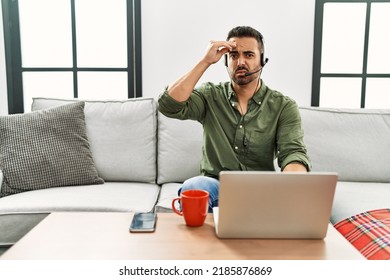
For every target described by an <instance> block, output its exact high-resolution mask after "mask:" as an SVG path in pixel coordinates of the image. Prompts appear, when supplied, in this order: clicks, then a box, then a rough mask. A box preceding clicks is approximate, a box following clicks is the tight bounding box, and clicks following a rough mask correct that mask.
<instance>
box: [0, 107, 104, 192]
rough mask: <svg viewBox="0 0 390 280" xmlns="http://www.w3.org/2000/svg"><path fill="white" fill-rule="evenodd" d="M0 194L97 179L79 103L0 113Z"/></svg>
mask: <svg viewBox="0 0 390 280" xmlns="http://www.w3.org/2000/svg"><path fill="white" fill-rule="evenodd" d="M0 169H1V170H2V172H3V175H4V178H3V182H2V184H1V190H0V197H3V196H7V195H12V194H17V193H20V192H24V191H30V190H37V189H45V188H50V187H60V186H69V185H88V184H102V183H103V182H104V181H103V179H101V178H100V177H99V176H98V173H97V170H96V168H95V164H94V161H93V158H92V153H91V151H90V147H89V142H88V138H87V134H86V128H85V120H84V103H83V102H78V103H74V104H70V105H64V106H60V107H57V108H53V109H47V110H41V111H36V112H32V113H26V114H16V115H9V116H2V117H0Z"/></svg>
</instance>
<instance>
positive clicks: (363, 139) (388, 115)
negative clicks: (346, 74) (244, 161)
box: [0, 98, 390, 248]
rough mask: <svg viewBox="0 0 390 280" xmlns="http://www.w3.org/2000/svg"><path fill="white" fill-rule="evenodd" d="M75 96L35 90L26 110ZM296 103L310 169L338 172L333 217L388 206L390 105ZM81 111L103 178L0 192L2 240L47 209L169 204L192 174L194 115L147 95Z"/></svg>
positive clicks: (197, 142) (197, 146)
mask: <svg viewBox="0 0 390 280" xmlns="http://www.w3.org/2000/svg"><path fill="white" fill-rule="evenodd" d="M74 101H75V100H61V99H49V98H35V99H34V101H33V104H32V110H33V111H36V110H40V109H47V108H51V107H55V106H59V105H64V104H68V103H72V102H74ZM300 111H301V116H302V121H303V127H304V130H305V142H306V145H307V149H308V153H309V156H310V158H311V160H312V165H313V171H335V172H337V173H338V174H339V182H338V184H337V189H336V195H335V200H334V206H333V210H332V216H331V222H332V223H336V222H338V221H340V220H342V219H345V218H347V217H349V216H351V215H354V214H358V213H360V212H363V211H367V210H373V209H380V208H388V207H390V172H389V166H390V157H388V156H387V153H388V152H389V151H390V110H364V109H363V110H361V109H356V110H339V109H320V108H300ZM84 112H85V123H86V130H87V135H88V139H89V142H90V149H91V152H92V155H93V158H94V162H95V165H96V169H97V171H98V173H99V176H100V177H101V178H103V179H104V181H105V183H104V184H100V185H82V186H67V187H56V188H47V189H41V190H34V191H27V192H22V193H19V194H14V195H10V196H5V197H2V198H0V232H1V235H0V245H1V246H2V247H3V248H7V247H8V246H10V245H12V244H13V243H14V242H16V241H17V240H18V239H19V238H20V237H21V236H23V235H24V234H25V233H26V232H28V231H29V230H30V229H31V228H32V227H33V226H35V225H36V224H37V223H39V221H41V220H42V219H43V218H44V217H46V216H47V215H48V213H50V212H55V211H118V212H135V211H152V210H154V209H156V210H157V211H159V212H169V211H171V201H172V199H173V198H174V197H175V196H176V194H177V190H178V188H179V186H180V183H181V182H183V181H184V180H185V179H187V178H189V177H192V176H196V175H198V173H199V162H200V157H201V148H202V147H201V146H202V127H201V125H200V124H199V123H197V122H194V121H179V120H175V119H169V118H167V117H165V116H163V115H162V114H160V113H159V112H158V110H157V102H156V100H154V99H152V98H139V99H129V100H123V101H107V100H101V101H85V109H84ZM2 179H3V178H2V174H1V172H0V180H2ZM0 182H1V181H0Z"/></svg>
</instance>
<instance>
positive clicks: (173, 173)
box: [157, 112, 203, 184]
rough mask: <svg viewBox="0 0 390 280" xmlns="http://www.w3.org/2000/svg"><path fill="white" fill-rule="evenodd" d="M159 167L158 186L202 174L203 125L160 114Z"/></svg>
mask: <svg viewBox="0 0 390 280" xmlns="http://www.w3.org/2000/svg"><path fill="white" fill-rule="evenodd" d="M158 124H159V128H158V154H157V166H158V177H157V182H158V183H159V184H163V183H169V182H183V181H184V180H186V179H188V178H190V177H194V176H197V175H199V174H200V160H201V157H202V138H203V128H202V125H201V124H200V123H198V122H196V121H192V120H177V119H172V118H168V117H166V116H164V115H163V114H161V113H160V112H159V113H158Z"/></svg>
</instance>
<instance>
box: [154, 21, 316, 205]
mask: <svg viewBox="0 0 390 280" xmlns="http://www.w3.org/2000/svg"><path fill="white" fill-rule="evenodd" d="M221 58H223V59H224V60H225V65H226V67H227V69H228V73H229V76H230V79H231V81H230V82H225V83H220V84H213V83H206V84H204V85H202V86H201V87H199V88H197V89H194V88H195V86H196V84H197V82H198V81H199V79H200V78H201V76H202V75H203V73H205V71H206V70H207V69H208V68H209V67H210V66H211V65H212V64H214V63H216V62H218V61H219V60H220V59H221ZM266 63H267V59H265V58H264V44H263V37H262V35H261V33H260V32H258V31H257V30H255V29H253V28H251V27H248V26H239V27H236V28H233V29H232V30H231V31H230V32H229V34H228V37H227V41H211V42H210V44H209V47H208V49H207V51H206V54H205V55H204V56H203V58H202V59H201V60H200V61H199V62H198V63H197V64H196V65H195V67H194V68H193V69H192V70H191V71H190V72H188V73H187V74H185V75H184V76H182V77H181V78H179V79H178V80H177V81H176V82H174V83H173V84H171V85H169V86H168V88H167V89H166V90H165V92H164V93H163V94H162V95H161V96H160V98H159V110H160V112H162V113H163V114H164V115H166V116H168V117H172V118H177V119H192V120H197V121H199V122H200V123H201V124H202V125H203V129H204V135H203V157H202V161H201V176H197V177H194V178H190V179H188V180H186V181H185V182H184V183H183V185H182V187H181V189H180V190H179V194H180V192H181V191H183V190H186V189H204V190H206V191H208V192H209V193H210V201H209V206H210V209H212V207H215V206H218V190H219V181H218V175H219V172H220V171H222V170H263V171H273V170H275V168H274V159H275V157H276V156H277V157H278V165H279V167H280V168H281V169H282V170H283V171H301V172H306V171H308V170H309V169H310V162H309V159H308V157H307V154H306V148H305V145H304V142H303V131H302V128H301V118H300V115H299V110H298V107H297V105H296V103H295V102H294V101H293V100H292V99H290V98H288V97H286V96H284V95H282V94H281V93H279V92H277V91H274V90H272V89H270V88H268V87H267V86H266V85H265V84H264V83H263V81H262V80H261V78H260V76H261V72H262V70H263V67H264V65H265V64H266Z"/></svg>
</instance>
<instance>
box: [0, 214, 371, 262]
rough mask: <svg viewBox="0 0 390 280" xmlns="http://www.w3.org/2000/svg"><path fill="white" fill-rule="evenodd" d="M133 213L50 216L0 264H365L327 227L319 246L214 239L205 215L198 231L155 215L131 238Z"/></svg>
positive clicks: (172, 218) (172, 217)
mask: <svg viewBox="0 0 390 280" xmlns="http://www.w3.org/2000/svg"><path fill="white" fill-rule="evenodd" d="M132 217H133V213H106V212H104V213H103V212H76V213H74V212H58V213H52V214H50V215H49V216H48V217H47V218H45V219H44V220H43V221H42V222H41V223H40V224H38V225H37V226H36V227H35V228H33V229H32V230H31V231H30V232H29V233H28V234H27V235H26V236H24V237H23V238H22V239H21V240H20V241H19V242H17V243H16V244H15V245H14V246H13V247H12V248H10V249H9V250H8V251H7V252H5V253H4V254H3V255H2V256H1V257H0V259H19V260H21V259H23V260H29V259H75V260H81V259H91V260H93V259H95V260H96V259H100V260H124V259H126V260H128V259H137V260H153V259H156V260H157V259H167V260H213V259H218V260H228V259H235V260H246V259H253V260H260V259H264V260H281V259H285V260H293V259H298V260H321V259H334V260H337V259H364V258H363V256H362V255H361V254H360V253H359V252H358V251H357V250H356V249H355V248H354V247H353V246H352V245H351V244H350V243H349V242H347V241H346V240H345V238H344V237H343V236H342V235H341V234H340V233H339V232H338V231H337V230H335V229H334V228H333V226H332V225H329V229H328V234H327V237H326V238H325V239H324V240H278V239H219V238H218V237H217V236H216V235H215V230H214V224H213V217H212V214H209V215H208V217H207V219H206V222H205V224H204V225H203V226H201V227H193V228H192V227H188V226H186V225H185V223H184V219H183V217H180V216H178V215H176V214H173V213H158V220H157V228H156V231H155V232H153V233H130V232H129V225H130V223H131V220H132Z"/></svg>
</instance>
